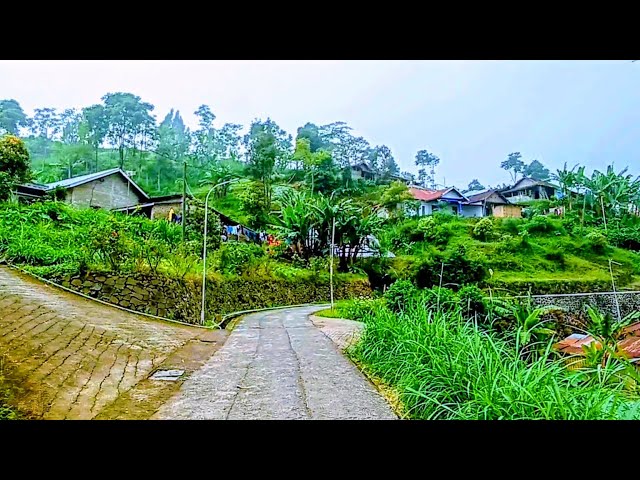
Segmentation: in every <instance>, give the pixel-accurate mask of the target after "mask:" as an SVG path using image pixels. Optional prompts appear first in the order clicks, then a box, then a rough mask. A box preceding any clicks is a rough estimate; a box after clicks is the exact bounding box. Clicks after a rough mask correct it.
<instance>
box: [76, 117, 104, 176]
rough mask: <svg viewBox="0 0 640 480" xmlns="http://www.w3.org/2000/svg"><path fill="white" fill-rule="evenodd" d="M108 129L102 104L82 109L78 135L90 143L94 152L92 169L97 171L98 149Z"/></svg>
mask: <svg viewBox="0 0 640 480" xmlns="http://www.w3.org/2000/svg"><path fill="white" fill-rule="evenodd" d="M108 131H109V123H108V120H107V114H106V112H105V109H104V107H103V106H102V105H91V106H90V107H86V108H83V109H82V120H81V122H80V125H79V127H78V135H79V136H80V138H81V139H82V141H83V142H85V143H87V144H89V145H91V147H93V151H94V153H95V164H94V171H95V172H97V171H98V149H99V148H100V145H102V142H103V141H104V139H105V137H106V135H107V132H108Z"/></svg>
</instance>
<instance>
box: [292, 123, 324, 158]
mask: <svg viewBox="0 0 640 480" xmlns="http://www.w3.org/2000/svg"><path fill="white" fill-rule="evenodd" d="M321 133H322V132H321V130H320V127H318V126H317V125H315V124H313V123H309V122H307V123H305V124H304V126H303V127H298V132H297V136H296V143H297V142H298V140H300V139H302V138H305V139H307V140H309V149H310V150H311V153H315V152H317V151H318V150H321V149H324V150H329V149H330V148H331V144H330V142H329V141H328V140H327V139H325V138H323V137H322V134H321Z"/></svg>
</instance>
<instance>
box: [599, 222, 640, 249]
mask: <svg viewBox="0 0 640 480" xmlns="http://www.w3.org/2000/svg"><path fill="white" fill-rule="evenodd" d="M607 237H608V238H609V240H610V241H611V243H612V244H613V245H616V246H618V247H622V248H626V249H628V250H636V251H638V250H640V227H639V226H635V227H632V226H626V227H620V228H616V227H613V226H612V227H610V228H609V230H608V231H607Z"/></svg>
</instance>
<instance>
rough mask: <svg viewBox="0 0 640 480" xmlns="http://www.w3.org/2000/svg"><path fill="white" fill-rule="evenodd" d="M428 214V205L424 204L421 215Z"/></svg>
mask: <svg viewBox="0 0 640 480" xmlns="http://www.w3.org/2000/svg"><path fill="white" fill-rule="evenodd" d="M426 214H427V206H426V205H422V213H421V214H420V215H422V216H424V215H426Z"/></svg>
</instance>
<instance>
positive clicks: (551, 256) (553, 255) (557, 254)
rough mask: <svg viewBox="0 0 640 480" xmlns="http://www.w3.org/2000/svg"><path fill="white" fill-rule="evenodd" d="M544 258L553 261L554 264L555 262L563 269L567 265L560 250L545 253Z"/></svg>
mask: <svg viewBox="0 0 640 480" xmlns="http://www.w3.org/2000/svg"><path fill="white" fill-rule="evenodd" d="M544 258H546V259H547V260H549V261H550V262H554V263H555V264H557V265H558V267H560V269H561V270H564V269H565V267H566V266H567V260H566V258H565V256H564V253H563V252H562V251H561V250H555V251H552V252H547V253H545V255H544Z"/></svg>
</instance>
